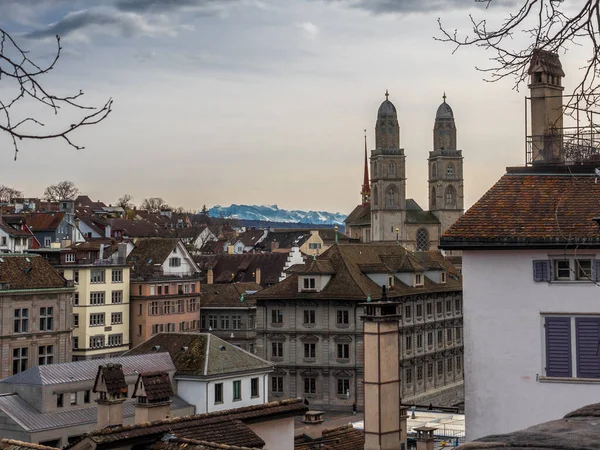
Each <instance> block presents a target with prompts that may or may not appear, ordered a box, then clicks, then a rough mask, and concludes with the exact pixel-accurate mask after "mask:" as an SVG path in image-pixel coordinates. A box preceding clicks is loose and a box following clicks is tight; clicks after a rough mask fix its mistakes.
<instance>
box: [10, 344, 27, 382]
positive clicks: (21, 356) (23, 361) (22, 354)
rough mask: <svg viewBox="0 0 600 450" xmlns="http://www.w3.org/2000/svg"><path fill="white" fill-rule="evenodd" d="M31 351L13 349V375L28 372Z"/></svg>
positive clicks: (24, 348)
mask: <svg viewBox="0 0 600 450" xmlns="http://www.w3.org/2000/svg"><path fill="white" fill-rule="evenodd" d="M28 359H29V349H28V348H27V347H22V348H13V367H12V368H13V375H15V374H17V373H19V372H23V371H24V370H27V361H28Z"/></svg>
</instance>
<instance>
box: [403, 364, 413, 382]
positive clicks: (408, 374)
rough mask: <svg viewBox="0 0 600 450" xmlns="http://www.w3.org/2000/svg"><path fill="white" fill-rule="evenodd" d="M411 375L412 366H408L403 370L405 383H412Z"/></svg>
mask: <svg viewBox="0 0 600 450" xmlns="http://www.w3.org/2000/svg"><path fill="white" fill-rule="evenodd" d="M412 375H413V370H412V367H409V368H408V369H406V370H405V378H406V384H411V383H412Z"/></svg>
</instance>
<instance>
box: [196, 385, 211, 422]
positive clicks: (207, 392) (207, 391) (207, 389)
mask: <svg viewBox="0 0 600 450" xmlns="http://www.w3.org/2000/svg"><path fill="white" fill-rule="evenodd" d="M209 386H210V381H208V383H206V392H205V394H206V395H205V396H206V411H204V412H208V394H209V392H210V389H209V388H208V387H209ZM196 414H201V413H199V412H198V411H196Z"/></svg>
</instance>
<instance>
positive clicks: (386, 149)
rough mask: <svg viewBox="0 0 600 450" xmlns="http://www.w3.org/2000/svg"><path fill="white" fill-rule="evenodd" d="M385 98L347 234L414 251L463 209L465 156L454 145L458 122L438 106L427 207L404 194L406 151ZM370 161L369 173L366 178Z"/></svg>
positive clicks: (432, 244)
mask: <svg viewBox="0 0 600 450" xmlns="http://www.w3.org/2000/svg"><path fill="white" fill-rule="evenodd" d="M388 97H389V94H388V92H387V91H386V93H385V100H384V102H383V103H382V104H381V106H380V107H379V110H378V112H377V122H376V124H375V149H374V150H371V157H370V165H369V164H368V163H367V144H366V137H365V171H364V180H363V187H362V192H361V195H362V204H360V205H358V206H357V207H356V208H355V209H354V211H352V213H350V215H349V216H348V217H347V218H346V220H345V223H346V234H347V235H348V236H350V237H353V238H359V239H361V241H362V242H398V244H400V245H402V246H403V247H406V248H407V249H408V250H412V251H422V250H434V249H436V248H437V244H438V242H439V239H440V236H441V235H442V233H443V232H444V231H446V230H447V229H448V228H450V226H451V225H452V224H454V222H456V221H457V220H458V218H459V217H460V216H461V215H462V214H463V212H464V196H463V157H462V151H461V150H457V149H456V125H455V123H454V113H453V112H452V108H450V105H449V104H448V103H446V95H445V94H444V97H443V98H444V101H443V103H442V104H441V105H440V106H439V107H438V110H437V113H436V116H435V124H434V126H433V150H432V151H430V152H429V159H428V162H429V210H428V211H424V210H423V209H422V208H421V207H420V206H419V205H418V204H417V202H415V201H414V200H413V199H411V198H409V199H407V198H406V156H405V154H404V149H403V148H400V125H399V124H398V114H397V112H396V107H395V106H394V104H393V103H392V102H391V101H390V100H389V98H388ZM369 167H370V170H371V178H370V181H369Z"/></svg>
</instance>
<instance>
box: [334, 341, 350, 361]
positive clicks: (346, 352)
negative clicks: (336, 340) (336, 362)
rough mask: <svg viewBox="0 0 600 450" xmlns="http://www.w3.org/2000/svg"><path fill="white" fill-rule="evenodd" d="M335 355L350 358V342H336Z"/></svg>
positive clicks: (339, 357)
mask: <svg viewBox="0 0 600 450" xmlns="http://www.w3.org/2000/svg"><path fill="white" fill-rule="evenodd" d="M337 357H338V359H350V344H338V345H337Z"/></svg>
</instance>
